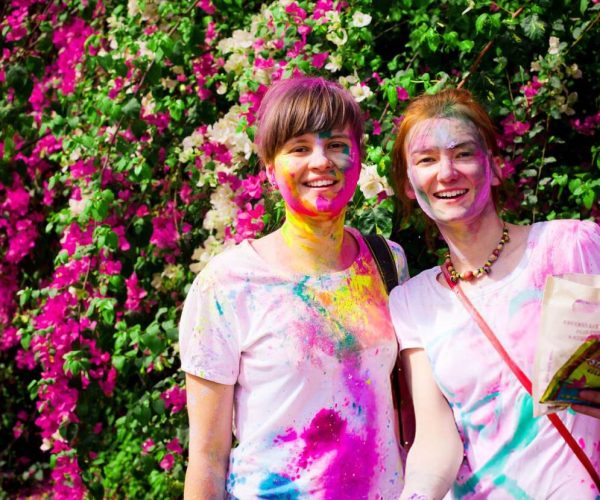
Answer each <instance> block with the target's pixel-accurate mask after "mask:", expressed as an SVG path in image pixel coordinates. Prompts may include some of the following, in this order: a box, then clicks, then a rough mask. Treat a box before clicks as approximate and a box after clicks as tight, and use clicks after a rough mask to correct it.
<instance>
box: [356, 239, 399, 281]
mask: <svg viewBox="0 0 600 500" xmlns="http://www.w3.org/2000/svg"><path fill="white" fill-rule="evenodd" d="M347 229H348V231H349V232H350V234H352V235H353V236H354V237H355V238H356V239H357V240H358V241H359V247H360V248H361V252H363V251H366V252H370V246H371V244H370V243H369V242H368V240H369V239H370V238H373V237H374V235H365V234H362V233H361V232H360V231H358V230H357V229H355V228H352V227H347ZM384 240H385V242H386V243H387V246H388V248H389V250H390V252H391V254H392V257H393V259H394V263H395V264H396V270H397V272H398V281H399V282H400V283H402V282H404V281H406V280H407V279H408V265H407V262H406V255H405V253H404V249H403V248H402V246H401V245H400V244H398V243H396V242H395V241H392V240H389V239H387V238H384Z"/></svg>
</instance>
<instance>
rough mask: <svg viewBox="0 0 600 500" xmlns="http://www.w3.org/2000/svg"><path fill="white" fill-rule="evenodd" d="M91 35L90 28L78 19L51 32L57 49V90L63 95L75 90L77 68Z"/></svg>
mask: <svg viewBox="0 0 600 500" xmlns="http://www.w3.org/2000/svg"><path fill="white" fill-rule="evenodd" d="M92 33H93V30H92V28H91V27H89V26H88V25H87V24H86V23H85V21H84V20H83V19H81V18H78V17H75V18H73V20H72V21H71V22H70V23H69V24H64V25H62V26H60V27H59V28H57V29H55V30H54V31H53V34H52V42H53V43H54V45H55V46H56V47H57V48H58V59H57V61H56V65H57V70H56V73H57V75H58V76H59V78H60V85H59V89H60V90H61V92H62V93H63V94H64V95H69V94H72V93H73V92H74V90H75V83H76V80H77V76H78V75H77V66H78V64H79V63H80V62H81V60H82V59H83V55H84V45H85V41H86V40H87V39H88V37H89V36H90V35H91V34H92Z"/></svg>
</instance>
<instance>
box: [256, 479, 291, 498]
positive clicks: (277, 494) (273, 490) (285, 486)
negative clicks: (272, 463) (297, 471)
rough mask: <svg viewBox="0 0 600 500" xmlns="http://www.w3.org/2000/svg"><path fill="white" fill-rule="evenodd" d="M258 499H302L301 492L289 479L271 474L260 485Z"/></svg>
mask: <svg viewBox="0 0 600 500" xmlns="http://www.w3.org/2000/svg"><path fill="white" fill-rule="evenodd" d="M257 497H258V498H271V499H277V500H296V499H297V498H299V497H300V491H299V490H298V488H297V487H296V486H295V485H294V482H293V481H292V480H291V479H290V478H289V477H285V476H282V475H280V474H275V473H271V474H269V475H268V476H267V477H266V478H265V479H264V480H263V482H262V483H260V485H259V491H258V496H257Z"/></svg>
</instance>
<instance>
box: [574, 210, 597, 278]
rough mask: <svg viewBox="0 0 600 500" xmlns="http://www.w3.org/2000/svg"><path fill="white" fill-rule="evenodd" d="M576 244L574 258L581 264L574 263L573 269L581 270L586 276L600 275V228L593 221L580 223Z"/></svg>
mask: <svg viewBox="0 0 600 500" xmlns="http://www.w3.org/2000/svg"><path fill="white" fill-rule="evenodd" d="M576 242H577V243H576V246H577V251H576V253H575V256H574V258H576V259H579V260H580V262H574V263H573V264H574V266H573V268H575V269H579V268H580V269H582V272H584V273H586V274H600V226H599V225H598V224H597V223H596V222H592V221H581V222H579V223H578V224H577V233H576ZM577 264H578V265H577Z"/></svg>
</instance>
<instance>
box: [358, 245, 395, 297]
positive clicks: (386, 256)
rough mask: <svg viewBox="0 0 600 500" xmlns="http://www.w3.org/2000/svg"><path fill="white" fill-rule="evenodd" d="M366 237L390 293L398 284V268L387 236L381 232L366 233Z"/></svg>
mask: <svg viewBox="0 0 600 500" xmlns="http://www.w3.org/2000/svg"><path fill="white" fill-rule="evenodd" d="M364 238H365V243H366V244H367V246H368V247H369V250H370V251H371V254H372V255H373V259H374V260H375V263H376V264H377V269H378V270H379V274H380V275H381V279H382V280H383V283H384V284H385V289H386V290H387V293H388V294H389V293H390V292H391V291H392V288H394V287H395V286H396V285H398V268H397V267H396V261H395V260H394V255H393V254H392V250H391V249H390V246H389V245H388V244H387V241H385V238H384V237H383V236H381V235H379V234H366V235H364Z"/></svg>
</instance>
